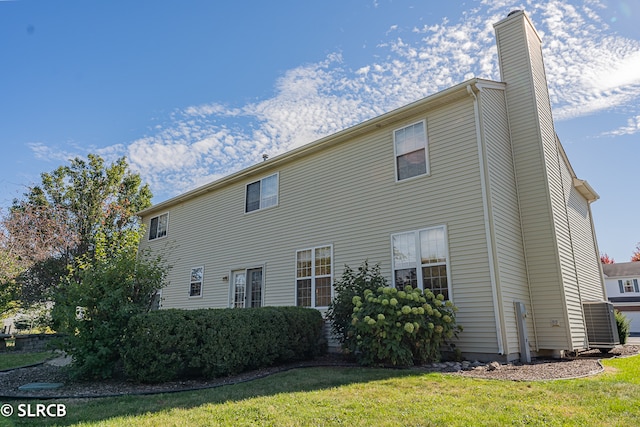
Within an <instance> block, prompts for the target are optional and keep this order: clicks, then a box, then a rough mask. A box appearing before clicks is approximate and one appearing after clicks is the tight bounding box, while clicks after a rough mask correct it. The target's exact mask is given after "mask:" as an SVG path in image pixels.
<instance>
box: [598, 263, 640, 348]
mask: <svg viewBox="0 0 640 427" xmlns="http://www.w3.org/2000/svg"><path fill="white" fill-rule="evenodd" d="M602 272H603V273H604V282H605V285H606V287H607V297H608V298H609V301H611V302H612V303H613V306H614V307H615V308H616V309H617V310H618V311H620V312H622V313H624V315H625V316H627V318H628V319H629V320H631V336H635V337H640V262H621V263H615V264H603V265H602Z"/></svg>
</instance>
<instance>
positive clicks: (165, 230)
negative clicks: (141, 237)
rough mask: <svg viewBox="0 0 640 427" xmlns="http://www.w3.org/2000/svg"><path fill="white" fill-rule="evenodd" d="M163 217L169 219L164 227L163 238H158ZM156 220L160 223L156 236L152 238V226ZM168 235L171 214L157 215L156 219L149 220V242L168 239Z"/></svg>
mask: <svg viewBox="0 0 640 427" xmlns="http://www.w3.org/2000/svg"><path fill="white" fill-rule="evenodd" d="M163 216H164V217H166V218H167V219H166V222H165V224H166V225H165V227H164V234H163V235H162V236H158V227H159V226H160V224H161V223H160V218H161V217H163ZM154 219H157V220H158V223H157V225H156V230H155V236H154V237H151V224H152V223H153V220H154ZM168 234H169V212H165V213H162V214H160V215H156V216H154V217H151V219H149V241H152V240H158V239H163V238H165V237H167V235H168Z"/></svg>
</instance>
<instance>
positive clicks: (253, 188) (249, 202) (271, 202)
mask: <svg viewBox="0 0 640 427" xmlns="http://www.w3.org/2000/svg"><path fill="white" fill-rule="evenodd" d="M277 204H278V174H277V173H276V174H273V175H270V176H268V177H266V178H262V179H261V180H259V181H256V182H252V183H251V184H247V191H246V199H245V212H253V211H257V210H260V209H266V208H270V207H272V206H276V205H277Z"/></svg>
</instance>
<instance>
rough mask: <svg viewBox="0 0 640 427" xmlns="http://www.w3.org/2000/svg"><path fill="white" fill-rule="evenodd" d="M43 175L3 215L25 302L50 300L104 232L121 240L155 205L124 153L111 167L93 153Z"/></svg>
mask: <svg viewBox="0 0 640 427" xmlns="http://www.w3.org/2000/svg"><path fill="white" fill-rule="evenodd" d="M41 178H42V183H41V184H40V185H37V186H34V187H32V188H30V189H29V191H28V192H27V193H26V194H25V197H24V199H23V200H14V203H13V206H12V207H11V209H10V212H9V215H8V216H6V217H5V218H4V219H3V228H4V230H5V234H6V236H7V239H6V240H7V242H8V245H9V247H10V250H9V253H10V254H12V256H13V259H14V260H15V261H18V264H19V266H18V270H19V271H20V274H19V275H18V276H16V277H15V280H16V282H17V286H18V287H19V289H20V299H21V301H22V303H23V304H24V305H29V304H31V303H35V302H42V301H46V300H48V299H50V297H51V292H52V291H54V290H55V288H56V286H57V285H58V283H59V282H60V281H61V279H62V278H63V277H65V276H66V275H67V273H68V271H69V268H70V266H71V265H73V263H74V262H76V261H77V260H79V259H81V258H82V259H83V260H84V261H83V262H88V261H87V260H91V259H92V258H93V257H94V255H95V249H96V240H95V239H96V236H97V235H98V234H100V236H102V237H101V238H102V239H104V240H105V241H106V243H107V244H109V242H117V241H118V239H119V236H120V234H121V233H122V232H125V231H130V230H136V229H137V228H138V227H139V224H138V218H137V217H136V215H135V213H136V212H137V211H139V210H141V209H144V208H146V207H148V206H150V205H151V197H152V195H151V191H150V190H149V187H148V185H142V181H141V178H140V176H139V175H138V174H134V173H131V172H130V171H129V169H128V165H127V162H126V159H125V158H124V157H123V158H120V159H118V160H116V161H115V162H114V163H112V164H110V165H108V166H107V165H106V164H105V162H104V160H103V159H102V158H101V157H100V156H98V155H93V154H89V156H88V157H87V159H86V160H83V159H80V158H75V159H74V160H72V161H71V162H70V164H69V165H67V166H60V167H59V168H57V169H56V170H54V171H53V172H51V173H43V174H42V175H41ZM72 271H77V270H76V269H72ZM77 279H79V278H77V277H76V280H77Z"/></svg>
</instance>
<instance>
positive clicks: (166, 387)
mask: <svg viewBox="0 0 640 427" xmlns="http://www.w3.org/2000/svg"><path fill="white" fill-rule="evenodd" d="M639 353H640V345H626V346H618V347H616V348H614V349H613V350H612V351H611V352H610V353H607V354H602V353H600V352H599V351H597V350H593V351H588V352H583V353H580V354H578V355H577V356H575V357H566V358H563V359H534V360H533V361H532V363H531V364H520V363H517V362H516V363H508V364H501V363H499V362H491V363H481V362H470V361H465V362H443V363H433V364H430V365H426V366H419V367H413V368H409V369H413V370H419V371H423V372H443V373H447V374H451V375H458V376H464V377H473V378H482V379H494V380H503V381H504V380H509V381H548V380H560V379H572V378H580V377H585V376H589V375H595V374H598V373H601V372H603V370H604V368H603V366H602V364H601V363H600V360H601V359H606V358H613V357H625V356H633V355H636V354H639ZM323 366H326V367H336V366H343V367H357V366H358V365H357V364H355V363H350V362H346V361H345V360H344V359H343V358H342V357H340V356H338V355H328V356H325V357H322V358H317V359H314V360H311V361H306V362H299V363H291V364H287V365H284V366H275V367H270V368H265V369H259V370H255V371H250V372H245V373H242V374H239V375H236V376H232V377H224V378H216V379H213V380H184V381H171V382H166V383H162V384H140V383H133V382H129V381H126V380H122V379H110V380H104V381H94V382H90V381H71V380H70V379H69V376H68V367H66V366H60V363H59V359H54V360H53V361H48V362H44V363H41V364H39V365H36V366H30V367H23V368H18V369H13V370H8V371H4V372H0V397H1V398H3V399H5V400H6V399H73V398H95V397H114V396H124V395H144V394H158V393H175V392H182V391H193V390H202V389H207V388H215V387H221V386H224V385H231V384H239V383H242V382H247V381H252V380H255V379H259V378H264V377H267V376H269V375H273V374H276V373H279V372H285V371H288V370H291V369H297V368H305V367H323ZM36 382H47V383H58V382H59V383H64V386H62V387H61V388H58V389H50V390H46V389H45V390H32V391H21V390H19V389H18V387H20V386H22V385H25V384H28V383H36Z"/></svg>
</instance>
